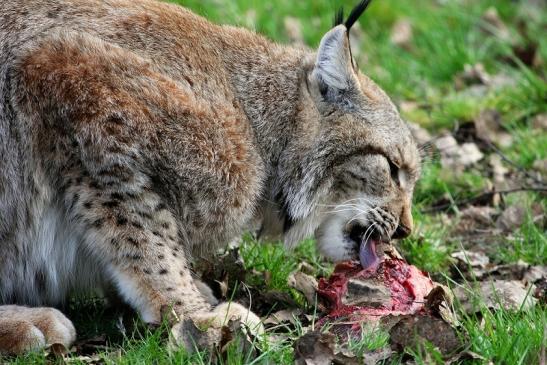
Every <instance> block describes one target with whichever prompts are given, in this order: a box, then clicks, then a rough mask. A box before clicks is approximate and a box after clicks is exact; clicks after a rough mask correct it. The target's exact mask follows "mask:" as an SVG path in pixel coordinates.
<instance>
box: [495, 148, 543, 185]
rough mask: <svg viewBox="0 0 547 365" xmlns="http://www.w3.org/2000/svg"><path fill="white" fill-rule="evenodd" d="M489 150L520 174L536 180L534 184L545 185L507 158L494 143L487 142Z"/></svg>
mask: <svg viewBox="0 0 547 365" xmlns="http://www.w3.org/2000/svg"><path fill="white" fill-rule="evenodd" d="M485 142H486V145H487V146H488V148H490V149H491V150H492V151H494V152H495V153H496V154H497V155H499V156H500V157H501V158H502V159H503V160H504V161H505V162H507V163H508V164H509V165H511V166H513V167H514V168H516V169H517V170H519V171H520V172H522V173H523V174H524V175H526V176H527V177H529V178H530V179H532V180H534V182H536V183H538V184H543V181H542V179H538V178H537V177H536V176H534V175H532V174H531V173H530V172H529V171H528V170H527V169H525V168H524V167H522V166H521V165H519V164H518V163H516V162H514V161H513V160H511V159H510V158H509V157H507V156H506V155H505V154H504V153H503V152H502V151H501V150H500V149H499V148H498V147H496V146H495V145H494V144H493V143H492V142H490V141H485Z"/></svg>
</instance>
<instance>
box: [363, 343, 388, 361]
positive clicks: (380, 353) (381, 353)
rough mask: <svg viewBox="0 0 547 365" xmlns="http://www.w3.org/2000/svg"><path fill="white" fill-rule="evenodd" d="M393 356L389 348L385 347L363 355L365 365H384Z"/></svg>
mask: <svg viewBox="0 0 547 365" xmlns="http://www.w3.org/2000/svg"><path fill="white" fill-rule="evenodd" d="M392 355H393V351H392V350H391V348H389V347H384V348H382V349H379V350H377V351H372V352H365V353H364V354H363V365H376V364H384V363H386V361H387V360H389V358H390V357H391V356H392Z"/></svg>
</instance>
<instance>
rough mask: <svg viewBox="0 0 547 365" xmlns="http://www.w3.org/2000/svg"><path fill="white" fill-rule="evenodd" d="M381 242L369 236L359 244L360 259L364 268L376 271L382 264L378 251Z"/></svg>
mask: <svg viewBox="0 0 547 365" xmlns="http://www.w3.org/2000/svg"><path fill="white" fill-rule="evenodd" d="M378 243H379V241H378V240H376V239H373V238H368V239H365V238H364V237H363V239H362V240H361V244H360V246H359V261H360V262H361V266H362V267H363V269H365V270H367V271H376V269H377V268H378V265H379V264H380V258H379V257H378V254H377V253H376V245H377V244H378Z"/></svg>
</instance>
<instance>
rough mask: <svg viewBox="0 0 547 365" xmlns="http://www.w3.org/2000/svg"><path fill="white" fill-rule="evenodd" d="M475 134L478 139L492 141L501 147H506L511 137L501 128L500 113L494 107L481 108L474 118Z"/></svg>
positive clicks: (511, 140)
mask: <svg viewBox="0 0 547 365" xmlns="http://www.w3.org/2000/svg"><path fill="white" fill-rule="evenodd" d="M474 123H475V134H476V137H477V138H478V139H481V140H483V141H486V142H493V143H495V144H496V145H498V146H501V147H508V146H510V145H511V144H512V143H513V138H512V137H511V135H510V134H509V133H507V132H506V131H504V130H503V128H502V123H503V122H502V120H501V114H500V113H499V112H498V111H497V110H494V109H486V110H483V111H482V112H481V113H480V114H479V115H478V116H477V117H476V118H475V120H474Z"/></svg>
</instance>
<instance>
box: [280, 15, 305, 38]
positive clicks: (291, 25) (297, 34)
mask: <svg viewBox="0 0 547 365" xmlns="http://www.w3.org/2000/svg"><path fill="white" fill-rule="evenodd" d="M283 25H284V26H285V33H286V34H287V37H288V38H289V41H290V42H291V43H295V44H304V36H303V35H302V23H300V19H297V18H293V17H291V16H288V17H285V19H284V20H283Z"/></svg>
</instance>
